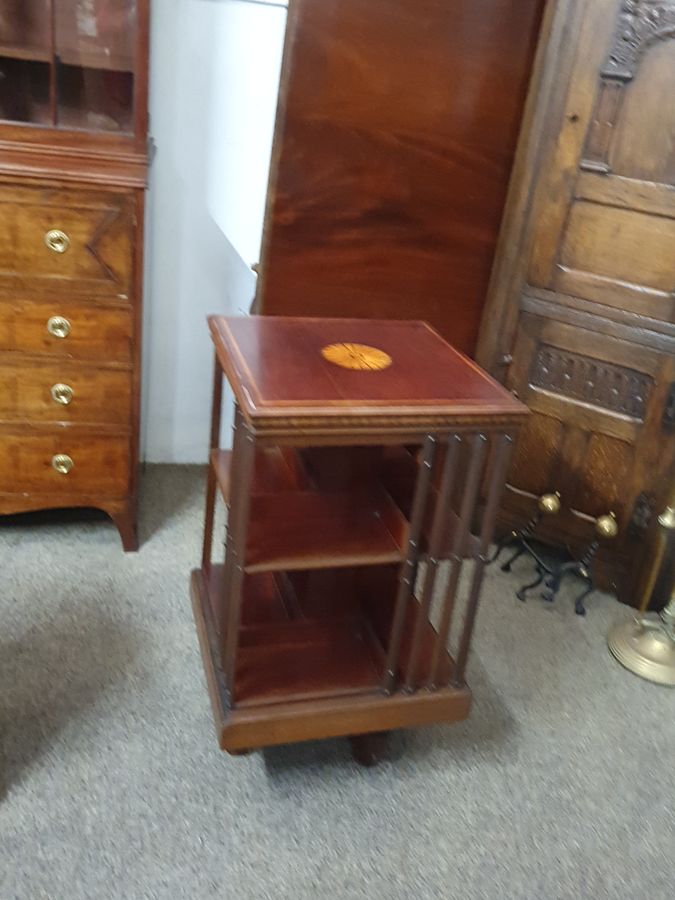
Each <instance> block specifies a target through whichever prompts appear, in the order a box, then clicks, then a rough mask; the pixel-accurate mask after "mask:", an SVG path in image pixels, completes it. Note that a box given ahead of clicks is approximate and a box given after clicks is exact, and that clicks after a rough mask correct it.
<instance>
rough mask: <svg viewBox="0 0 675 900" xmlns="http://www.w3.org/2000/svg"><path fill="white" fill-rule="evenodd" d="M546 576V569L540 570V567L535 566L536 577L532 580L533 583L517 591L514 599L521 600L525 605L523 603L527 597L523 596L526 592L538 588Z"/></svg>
mask: <svg viewBox="0 0 675 900" xmlns="http://www.w3.org/2000/svg"><path fill="white" fill-rule="evenodd" d="M546 574H547V572H546V569H544V568H542V566H540V565H539V564H537V577H536V578H535V579H534V581H530V582H528V583H527V584H525V585H523V587H521V588H520V590H517V591H516V597H517V598H518V599H519V600H522V602H523V603H525V601H526V599H527V597H526V596H525V595H526V594H527V592H528V591H531V590H533V589H534V588H536V587H539V585H540V584H541V583H542V581H543V580H544V578H545V577H546Z"/></svg>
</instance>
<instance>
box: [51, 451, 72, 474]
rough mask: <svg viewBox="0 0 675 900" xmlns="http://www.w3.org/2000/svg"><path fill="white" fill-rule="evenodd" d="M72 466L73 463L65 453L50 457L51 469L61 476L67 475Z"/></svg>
mask: <svg viewBox="0 0 675 900" xmlns="http://www.w3.org/2000/svg"><path fill="white" fill-rule="evenodd" d="M74 465H75V463H74V462H73V460H72V459H71V457H70V456H68V455H67V454H66V453H57V454H56V456H52V468H53V469H56V471H57V472H59V473H60V474H61V475H67V474H68V473H69V472H70V471H71V470H72V468H73V466H74Z"/></svg>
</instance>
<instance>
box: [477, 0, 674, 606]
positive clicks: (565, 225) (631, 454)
mask: <svg viewBox="0 0 675 900" xmlns="http://www.w3.org/2000/svg"><path fill="white" fill-rule="evenodd" d="M570 35H573V36H574V39H573V40H570ZM674 95H675V2H674V0H593V2H592V3H589V2H587V0H556V2H552V3H551V4H549V14H548V17H547V22H546V25H545V40H544V42H543V43H542V48H541V52H540V66H539V72H538V77H537V78H536V79H535V82H534V85H533V90H532V95H531V101H530V116H529V119H528V122H527V127H526V130H525V132H524V134H523V140H522V143H521V148H520V150H519V158H518V162H517V164H516V177H515V179H514V182H513V185H512V190H511V196H510V201H509V206H508V210H507V214H506V218H505V223H504V230H503V235H502V240H501V247H500V251H499V253H498V258H497V262H496V266H495V270H494V273H493V278H492V286H491V290H490V295H489V300H488V304H487V307H486V311H485V315H484V319H483V326H482V333H481V340H480V344H479V348H478V357H477V358H478V360H479V361H480V362H481V363H482V364H483V365H484V366H485V367H486V368H488V369H489V370H490V371H491V372H492V373H493V374H495V375H496V376H497V377H498V378H500V379H501V380H503V381H504V382H505V384H506V385H507V386H508V387H509V388H511V389H512V390H513V391H515V392H517V393H518V394H519V396H520V397H521V399H522V400H523V401H524V402H526V403H527V404H528V406H529V407H530V408H531V409H532V411H533V415H532V417H531V418H530V420H529V422H528V424H527V425H526V427H525V428H524V429H523V433H522V436H521V439H520V445H519V447H518V449H517V452H516V454H515V459H514V465H513V467H512V469H511V472H510V474H509V483H510V486H511V490H510V491H508V492H507V494H506V508H507V515H508V518H509V524H515V523H517V522H519V521H520V522H524V521H527V519H528V518H529V517H530V516H531V514H532V511H533V509H534V508H535V506H536V502H537V496H538V495H539V494H541V493H544V492H548V491H552V490H558V491H559V492H560V494H561V496H562V502H563V512H562V513H561V515H560V516H558V517H556V518H555V519H554V520H552V521H551V523H550V525H549V531H548V532H547V533H545V532H542V535H543V536H547V537H548V538H549V539H551V540H553V541H554V542H566V543H569V544H571V545H574V546H576V547H577V548H578V549H580V548H581V547H583V546H584V544H587V543H588V540H589V533H590V529H592V525H591V526H589V517H594V516H597V515H600V514H602V513H605V512H607V511H608V510H613V511H614V512H615V513H616V515H617V518H618V522H619V526H620V530H619V535H618V537H617V539H616V540H615V541H613V542H612V543H611V544H608V545H607V546H606V547H605V548H604V550H603V552H602V554H601V556H600V562H601V564H602V572H603V573H604V581H605V583H606V584H608V585H609V586H611V587H613V588H615V589H616V590H617V591H618V592H619V595H620V596H621V597H622V598H623V599H625V600H627V601H629V602H632V603H635V604H637V603H638V602H639V601H640V600H641V599H643V596H646V595H647V593H648V591H647V590H646V585H648V578H646V571H647V568H648V566H647V568H646V565H645V564H646V560H648V558H649V547H650V537H651V535H652V534H653V533H654V532H655V531H657V530H658V529H657V525H656V516H655V515H654V512H655V511H656V512H658V511H660V510H662V509H663V508H664V507H665V506H666V505H667V503H668V502H669V500H670V496H671V491H672V483H673V472H674V470H675V437H674V436H675V252H674V251H675V191H674V188H675V144H674V141H673V135H674V134H675V105H674V104H673V96H674Z"/></svg>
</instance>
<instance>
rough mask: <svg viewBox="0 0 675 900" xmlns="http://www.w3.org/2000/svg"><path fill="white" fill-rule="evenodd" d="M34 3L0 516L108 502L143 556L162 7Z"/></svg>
mask: <svg viewBox="0 0 675 900" xmlns="http://www.w3.org/2000/svg"><path fill="white" fill-rule="evenodd" d="M24 5H25V4H23V3H21V4H18V3H15V2H6V3H4V4H2V3H0V460H1V462H0V515H5V514H11V513H18V512H27V511H32V510H40V509H58V508H62V507H96V508H99V509H102V510H104V511H105V512H106V513H108V514H109V515H110V516H111V517H112V519H113V520H114V522H115V524H116V525H117V527H118V529H119V531H120V534H121V537H122V543H123V546H124V548H125V549H126V550H134V549H136V547H137V536H136V504H137V494H138V485H137V481H138V475H137V468H138V466H137V462H138V456H139V437H138V436H139V418H140V363H141V359H140V346H141V333H140V331H141V299H142V298H141V293H142V271H143V217H144V202H145V201H144V192H145V185H146V171H147V164H148V113H147V92H148V46H149V17H150V4H149V0H115V3H114V4H113V5H114V7H115V11H114V14H112V15H111V11H110V9H108V7H109V4H99V3H95V4H93V5H92V4H91V3H83V2H80V0H75V2H70V3H47V4H45V3H41V4H38V3H32V4H30V5H31V6H32V7H34V8H33V9H32V10H31V11H30V14H29V15H24V14H21V13H20V12H19V6H21V8H22V9H23V6H24ZM3 6H4V7H7V9H6V10H5V12H6V15H4V16H3V15H2V12H3V9H2V8H1V7H3ZM15 6H16V9H14V7H15ZM10 7H11V8H10ZM104 7H105V8H104Z"/></svg>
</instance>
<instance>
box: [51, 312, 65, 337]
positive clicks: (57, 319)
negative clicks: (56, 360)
mask: <svg viewBox="0 0 675 900" xmlns="http://www.w3.org/2000/svg"><path fill="white" fill-rule="evenodd" d="M47 331H48V332H49V333H50V334H51V335H52V337H55V338H67V337H68V335H69V334H70V322H69V321H68V319H64V318H63V317H62V316H52V317H51V319H49V321H48V322H47Z"/></svg>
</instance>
